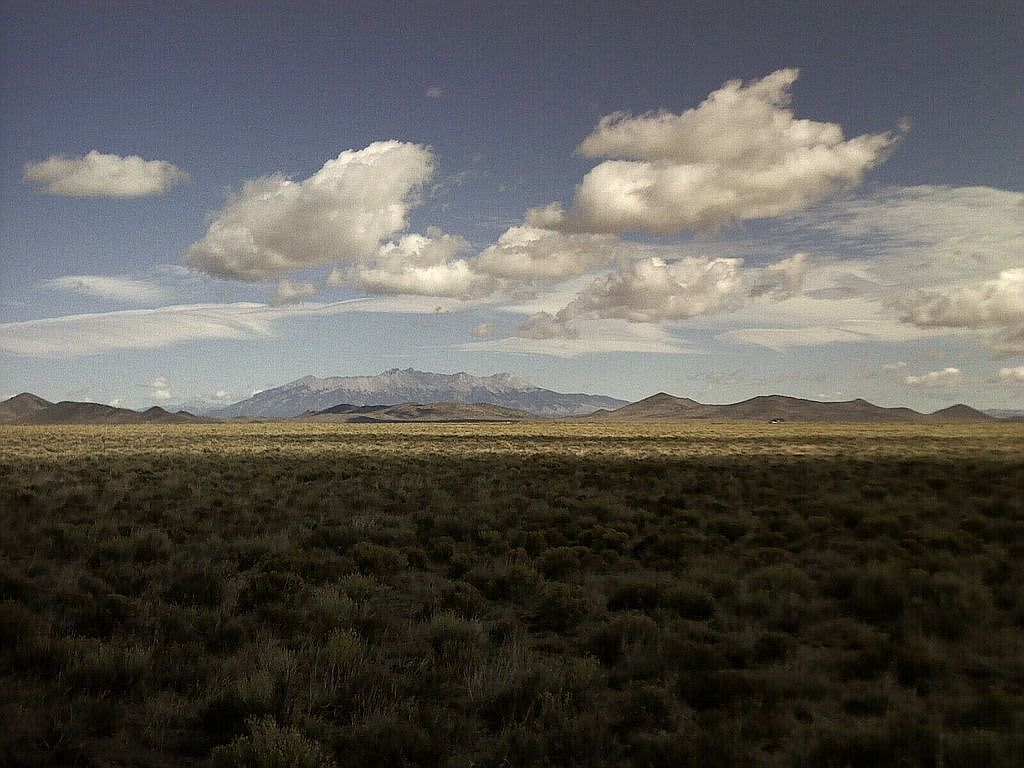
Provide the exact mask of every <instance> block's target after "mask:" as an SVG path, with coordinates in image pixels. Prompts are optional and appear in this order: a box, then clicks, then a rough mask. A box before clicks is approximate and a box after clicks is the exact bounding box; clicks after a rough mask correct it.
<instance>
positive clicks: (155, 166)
mask: <svg viewBox="0 0 1024 768" xmlns="http://www.w3.org/2000/svg"><path fill="white" fill-rule="evenodd" d="M188 178H189V176H188V174H187V173H185V171H183V170H181V169H180V168H178V167H177V166H175V165H174V164H173V163H169V162H167V161H166V160H143V159H142V158H141V157H139V156H137V155H129V156H128V157H122V156H120V155H107V154H103V153H101V152H97V151H96V150H93V151H92V152H89V153H88V154H87V155H83V156H81V157H67V156H65V155H51V156H50V157H48V158H47V159H46V160H43V161H41V162H38V163H28V164H27V165H26V166H25V169H24V175H23V179H24V180H25V181H27V182H30V183H32V184H34V185H35V186H36V187H37V188H38V189H39V191H41V192H44V193H46V194H48V195H58V196H61V197H122V198H127V197H151V196H153V195H162V194H163V193H164V192H166V191H167V190H168V189H170V188H171V187H173V186H174V185H175V184H178V183H180V182H182V181H186V180H187V179H188Z"/></svg>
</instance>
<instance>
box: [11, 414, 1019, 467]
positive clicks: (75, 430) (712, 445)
mask: <svg viewBox="0 0 1024 768" xmlns="http://www.w3.org/2000/svg"><path fill="white" fill-rule="evenodd" d="M279 452H286V453H288V454H289V455H295V456H302V455H309V456H316V457H328V456H337V455H343V454H346V453H360V454H371V455H381V456H384V455H388V456H393V455H413V456H419V455H432V456H451V455H455V456H466V455H473V454H508V455H516V456H522V455H534V454H550V455H565V456H575V457H577V458H581V459H587V458H592V457H615V456H618V457H623V458H649V457H665V456H673V457H678V458H681V459H682V458H685V459H692V458H700V457H736V456H751V457H754V456H757V457H768V458H771V457H782V456H803V457H809V458H813V457H815V456H823V457H837V456H845V457H848V458H854V459H875V458H892V459H911V458H936V459H944V458H955V457H962V458H965V459H968V458H980V457H992V458H1000V457H1006V458H1011V459H1012V458H1014V457H1019V456H1020V455H1021V454H1022V453H1024V424H1022V423H1013V422H1009V423H1000V422H997V423H967V424H938V425H930V424H929V425H923V424H886V425H876V424H763V423H752V422H732V423H722V424H706V423H699V422H698V423H693V422H677V423H672V422H669V423H660V422H659V423H644V422H635V423H630V422H615V423H593V422H583V421H581V422H564V421H563V422H553V421H540V422H533V423H530V422H518V423H478V424H415V423H407V424H301V423H288V422H268V423H250V424H200V425H171V426H158V425H152V426H151V425H117V426H58V427H55V426H37V427H26V426H19V427H5V426H3V425H0V460H4V459H10V460H19V459H21V460H24V459H33V458H44V457H50V458H52V457H53V456H55V455H57V454H61V453H63V454H65V455H69V456H73V455H75V454H76V453H86V454H88V455H91V456H98V455H106V456H119V455H126V454H139V453H145V454H153V455H174V456H184V455H189V454H192V455H202V454H217V455H230V456H238V455H251V454H256V455H259V454H265V455H272V454H275V453H279Z"/></svg>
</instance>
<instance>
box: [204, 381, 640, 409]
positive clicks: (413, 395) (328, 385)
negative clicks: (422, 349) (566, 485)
mask: <svg viewBox="0 0 1024 768" xmlns="http://www.w3.org/2000/svg"><path fill="white" fill-rule="evenodd" d="M342 403H345V404H348V405H399V404H401V403H488V404H490V405H499V406H502V407H504V408H513V409H515V410H519V411H526V412H527V413H529V414H532V415H533V416H542V417H545V418H559V417H564V416H584V415H586V414H588V413H593V412H594V411H596V410H598V409H601V408H604V409H608V410H611V409H614V408H620V407H622V406H623V405H627V403H628V401H626V400H616V399H615V398H614V397H606V396H604V395H586V394H579V393H577V394H564V393H562V392H553V391H552V390H550V389H543V388H541V387H537V386H534V385H533V384H530V383H529V382H528V381H526V380H525V379H522V378H520V377H519V376H516V375H514V374H511V373H496V374H494V375H493V376H472V375H470V374H468V373H450V374H449V373H428V372H425V371H417V370H414V369H412V368H407V369H405V370H401V369H398V368H392V369H391V370H389V371H384V372H383V373H381V374H378V375H377V376H335V377H331V378H324V379H320V378H317V377H316V376H304V377H302V378H301V379H296V380H295V381H292V382H290V383H288V384H285V385H283V386H280V387H274V388H273V389H266V390H264V391H262V392H259V393H257V394H255V395H253V396H252V397H250V398H248V399H246V400H242V401H240V402H237V403H233V404H232V405H228V406H225V407H222V408H216V409H212V410H209V411H206V412H205V415H208V416H213V417H216V418H219V419H237V418H250V419H275V418H287V417H290V416H299V415H301V414H303V413H308V412H310V411H313V412H315V411H321V410H323V409H325V408H330V407H332V406H335V405H339V404H342Z"/></svg>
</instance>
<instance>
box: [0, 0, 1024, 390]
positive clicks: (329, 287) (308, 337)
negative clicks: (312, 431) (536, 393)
mask: <svg viewBox="0 0 1024 768" xmlns="http://www.w3.org/2000/svg"><path fill="white" fill-rule="evenodd" d="M819 5H820V4H817V3H806V4H804V3H778V4H773V5H772V6H771V7H763V8H759V9H753V10H752V9H750V8H748V7H747V6H748V4H746V3H715V4H686V3H664V4H661V3H651V4H645V6H644V7H643V8H642V9H637V8H629V7H627V5H626V4H622V3H591V4H580V3H576V4H559V3H551V2H546V3H517V4H515V5H514V6H513V7H504V8H502V7H489V6H488V5H487V4H481V3H432V4H426V3H419V4H411V3H410V4H406V3H396V4H385V3H375V4H336V3H322V4H317V3H301V4H295V5H292V4H268V3H247V4H244V5H243V4H234V3H175V4H169V3H132V4H108V3H102V4H101V3H89V2H76V3H46V4H42V3H14V2H3V3H2V4H0V7H2V18H0V29H2V31H0V37H2V39H0V87H2V90H0V118H2V119H0V191H2V196H0V200H2V203H0V396H7V395H11V394H15V393H17V392H20V391H24V390H29V391H33V392H36V393H38V394H40V395H43V396H44V397H47V398H50V399H64V398H71V399H93V400H97V401H101V402H119V403H121V404H124V405H128V406H132V407H141V406H147V405H150V404H152V403H164V404H168V403H180V402H188V401H192V400H196V399H204V400H208V401H212V402H223V401H233V400H237V399H241V398H243V397H246V396H248V395H249V394H251V392H253V391H254V390H259V389H263V388H266V387H269V386H274V385H276V384H281V383H284V382H286V381H289V380H292V379H295V378H298V377H300V376H303V375H306V374H309V373H313V374H316V375H348V374H353V375H354V374H372V373H376V372H379V371H381V370H384V369H387V368H392V367H403V368H404V367H416V368H421V369H426V370H435V371H442V372H447V371H458V370H465V371H469V372H472V373H477V374H488V373H493V372H496V371H502V370H508V371H513V372H515V373H518V374H520V375H522V376H524V377H526V378H527V379H529V380H531V381H533V382H534V383H536V384H539V385H541V386H547V387H551V388H555V389H561V390H573V391H580V390H584V391H591V392H601V393H607V394H611V395H616V396H620V397H624V398H628V399H636V398H639V397H642V396H645V395H648V394H651V393H653V392H656V391H658V390H666V391H669V392H673V393H675V394H679V395H687V396H691V397H695V398H696V399H699V400H703V401H706V402H730V401H735V400H739V399H742V398H745V397H749V396H752V395H755V394H764V393H768V392H779V393H784V394H792V395H797V396H805V397H814V398H820V399H849V398H852V397H865V398H868V399H870V400H873V401H875V402H878V403H881V404H908V405H911V406H913V407H917V408H921V409H923V410H934V409H936V408H939V407H942V406H944V405H948V404H951V403H954V402H959V401H966V402H969V403H971V404H974V405H977V406H980V407H1008V408H1014V407H1016V408H1021V407H1024V359H1022V358H1024V203H1022V201H1024V194H1022V192H1024V162H1022V158H1024V131H1021V129H1020V126H1021V125H1024V96H1022V95H1021V89H1020V73H1021V72H1022V71H1024V54H1022V49H1021V46H1020V40H1021V37H1022V34H1024V12H1022V9H1021V6H1020V5H1019V4H1017V3H1006V2H1004V3H992V4H988V5H981V6H972V7H971V8H970V9H966V8H961V7H959V5H960V4H948V5H947V4H938V3H900V4H898V6H897V4H884V3H846V4H843V5H842V7H841V8H838V9H837V8H833V9H822V8H821V7H819Z"/></svg>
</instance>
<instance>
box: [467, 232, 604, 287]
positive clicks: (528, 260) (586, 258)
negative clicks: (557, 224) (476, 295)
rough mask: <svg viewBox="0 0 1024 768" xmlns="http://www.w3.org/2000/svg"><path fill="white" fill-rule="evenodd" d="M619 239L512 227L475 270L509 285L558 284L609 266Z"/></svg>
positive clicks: (486, 251)
mask: <svg viewBox="0 0 1024 768" xmlns="http://www.w3.org/2000/svg"><path fill="white" fill-rule="evenodd" d="M618 242H619V241H618V239H617V238H616V237H614V236H610V235H594V234H567V233H562V232H555V231H552V230H550V229H543V228H541V227H534V226H515V227H509V229H507V230H506V231H505V232H504V233H503V234H502V235H501V237H499V238H498V241H497V242H496V243H494V244H492V245H489V246H488V247H487V248H485V249H484V250H483V251H481V252H480V253H479V254H477V256H476V258H475V259H474V260H473V267H474V269H476V270H478V271H480V272H482V273H484V274H487V275H492V276H493V277H497V278H501V279H503V280H509V281H520V282H529V281H534V280H540V281H547V282H550V281H555V280H561V279H564V278H566V277H571V276H573V275H580V274H583V273H584V272H587V271H588V270H590V269H594V268H596V267H604V266H607V265H608V263H609V262H610V261H611V260H612V258H613V256H614V255H615V249H616V246H617V245H618Z"/></svg>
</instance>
